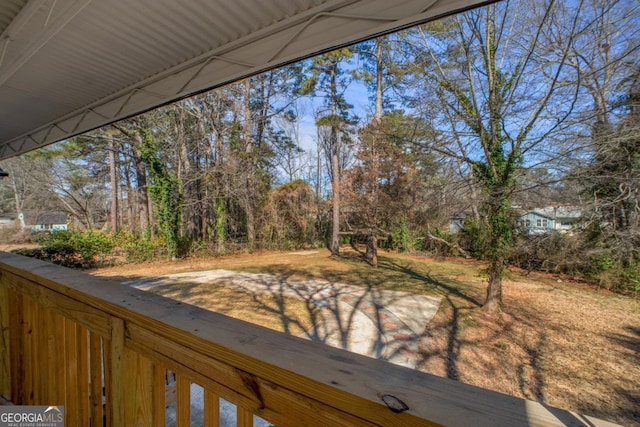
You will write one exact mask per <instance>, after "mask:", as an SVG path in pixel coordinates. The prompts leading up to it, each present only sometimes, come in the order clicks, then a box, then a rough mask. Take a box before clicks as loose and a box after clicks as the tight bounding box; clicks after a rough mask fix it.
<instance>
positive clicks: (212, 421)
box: [204, 389, 220, 427]
mask: <svg viewBox="0 0 640 427" xmlns="http://www.w3.org/2000/svg"><path fill="white" fill-rule="evenodd" d="M204 427H220V397H219V396H218V395H216V394H215V393H214V392H212V391H210V390H207V389H205V390H204Z"/></svg>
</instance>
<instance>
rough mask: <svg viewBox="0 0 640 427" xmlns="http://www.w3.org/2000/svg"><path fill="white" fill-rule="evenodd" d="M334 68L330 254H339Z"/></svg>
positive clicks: (333, 84) (333, 78) (333, 80)
mask: <svg viewBox="0 0 640 427" xmlns="http://www.w3.org/2000/svg"><path fill="white" fill-rule="evenodd" d="M337 91H338V88H337V82H336V68H335V66H334V67H332V68H331V134H330V141H329V144H330V146H331V174H332V179H331V193H332V194H331V199H332V202H333V221H332V225H331V256H334V257H337V256H340V146H339V140H338V128H337V127H338V124H337V123H336V122H337V115H338V105H337V99H336V98H337V96H338V95H337Z"/></svg>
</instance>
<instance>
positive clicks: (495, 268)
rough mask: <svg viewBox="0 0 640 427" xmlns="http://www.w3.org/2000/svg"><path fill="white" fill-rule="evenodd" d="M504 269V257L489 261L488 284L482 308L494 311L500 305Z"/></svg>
mask: <svg viewBox="0 0 640 427" xmlns="http://www.w3.org/2000/svg"><path fill="white" fill-rule="evenodd" d="M503 271H504V259H502V258H497V259H495V260H491V261H490V263H489V286H488V287H487V299H486V300H485V302H484V304H483V305H482V308H483V309H485V310H487V311H490V312H496V311H500V309H501V306H502V273H503Z"/></svg>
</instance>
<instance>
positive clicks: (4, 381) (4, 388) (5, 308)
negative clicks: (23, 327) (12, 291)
mask: <svg viewBox="0 0 640 427" xmlns="http://www.w3.org/2000/svg"><path fill="white" fill-rule="evenodd" d="M1 274H2V273H1V272H0V275H1ZM0 277H1V276H0ZM9 328H10V326H9V288H8V286H6V285H4V284H2V280H0V396H2V397H4V398H5V399H10V398H11V348H10V346H9Z"/></svg>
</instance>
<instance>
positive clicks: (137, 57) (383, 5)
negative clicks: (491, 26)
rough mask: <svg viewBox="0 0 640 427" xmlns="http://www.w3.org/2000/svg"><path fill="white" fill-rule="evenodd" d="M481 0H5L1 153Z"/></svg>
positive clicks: (0, 21) (0, 9)
mask: <svg viewBox="0 0 640 427" xmlns="http://www.w3.org/2000/svg"><path fill="white" fill-rule="evenodd" d="M484 3H489V1H486V0H393V1H390V0H93V1H92V0H0V159H3V158H8V157H13V156H16V155H18V154H21V153H24V152H27V151H30V150H33V149H35V148H38V147H42V146H45V145H47V144H50V143H53V142H56V141H60V140H62V139H64V138H67V137H69V136H73V135H77V134H79V133H82V132H86V131H88V130H91V129H94V128H97V127H99V126H102V125H105V124H108V123H111V122H114V121H116V120H120V119H122V118H126V117H129V116H132V115H135V114H138V113H140V112H143V111H146V110H149V109H151V108H154V107H156V106H159V105H162V104H165V103H167V102H170V101H173V100H176V99H179V98H182V97H185V96H188V95H191V94H194V93H197V92H201V91H203V90H206V89H209V88H212V87H216V86H220V85H222V84H225V83H228V82H231V81H234V80H237V79H240V78H242V77H244V76H248V75H251V74H255V73H258V72H260V71H263V70H266V69H269V68H273V67H276V66H278V65H282V64H285V63H288V62H292V61H295V60H297V59H301V58H304V57H307V56H310V55H312V54H314V53H318V52H322V51H325V50H328V49H331V48H334V47H337V46H341V45H345V44H349V43H351V42H354V41H359V40H363V39H366V38H369V37H372V36H375V35H379V34H383V33H387V32H390V31H392V30H395V29H399V28H402V27H407V26H410V25H412V24H416V23H420V22H425V21H428V20H430V19H433V18H435V17H440V16H444V15H447V14H450V13H453V12H455V11H459V10H464V9H467V8H470V7H473V6H477V5H480V4H484Z"/></svg>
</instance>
